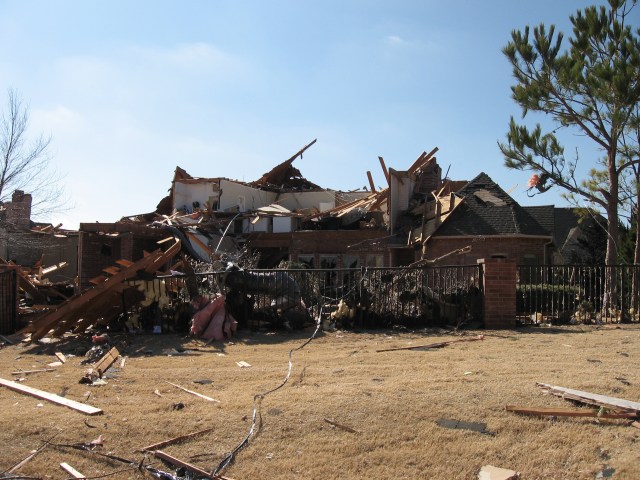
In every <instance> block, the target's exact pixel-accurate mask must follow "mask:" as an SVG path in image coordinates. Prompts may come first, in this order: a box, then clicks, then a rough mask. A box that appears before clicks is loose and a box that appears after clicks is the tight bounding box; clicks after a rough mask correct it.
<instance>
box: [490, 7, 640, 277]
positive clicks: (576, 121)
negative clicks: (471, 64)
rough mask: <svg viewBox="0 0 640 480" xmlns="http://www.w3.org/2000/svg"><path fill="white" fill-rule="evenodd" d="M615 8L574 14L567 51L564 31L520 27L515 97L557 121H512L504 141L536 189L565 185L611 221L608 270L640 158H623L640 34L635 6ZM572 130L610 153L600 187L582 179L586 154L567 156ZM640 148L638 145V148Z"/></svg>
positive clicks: (638, 86)
mask: <svg viewBox="0 0 640 480" xmlns="http://www.w3.org/2000/svg"><path fill="white" fill-rule="evenodd" d="M608 3H609V7H608V8H607V7H605V6H601V7H587V8H586V9H584V10H578V11H577V13H576V14H575V15H573V16H571V17H570V19H571V23H572V26H573V32H572V33H573V34H572V36H571V37H570V38H569V47H568V48H563V34H562V33H556V30H555V27H554V26H550V27H549V28H548V29H547V28H546V27H545V25H544V24H541V25H539V26H538V27H535V28H534V29H533V35H530V33H531V32H530V29H529V27H526V28H525V29H524V32H522V31H518V30H514V31H513V32H512V35H511V41H510V42H509V43H508V44H507V45H506V46H505V47H504V49H503V53H504V54H505V55H506V57H507V58H508V59H509V62H510V63H511V65H512V67H513V75H514V78H515V80H516V83H515V85H513V86H512V97H513V99H514V100H515V102H516V103H517V104H518V105H519V106H520V107H521V109H522V113H523V117H525V116H526V114H527V113H528V112H540V113H543V114H546V115H547V117H548V118H550V119H551V120H552V122H553V123H555V125H556V128H555V129H554V131H553V132H551V133H543V131H542V127H541V126H540V125H539V124H538V125H536V126H535V127H534V128H533V129H529V127H527V126H526V125H520V124H518V123H517V122H516V121H515V120H514V119H513V117H512V118H511V122H510V126H509V132H508V133H507V142H505V143H502V142H499V146H500V149H501V151H502V153H503V155H504V157H505V164H506V166H507V167H509V168H514V169H517V170H529V171H532V172H535V174H536V175H534V176H532V181H531V183H530V186H531V187H532V188H534V189H536V191H537V192H544V191H546V190H548V189H549V188H551V187H553V186H557V187H560V188H561V189H564V190H565V193H566V194H567V195H568V196H569V197H570V198H571V197H572V196H573V198H581V199H583V200H586V202H587V203H588V204H589V205H591V206H594V207H596V208H599V209H601V210H602V211H603V212H604V213H605V214H606V216H607V219H608V222H607V250H606V258H605V262H606V264H607V265H613V264H615V263H617V255H618V252H617V247H618V245H619V234H620V232H619V219H618V208H619V202H620V177H621V175H623V173H624V172H626V171H627V170H628V169H629V168H631V167H632V166H633V165H637V164H638V162H639V160H638V159H637V158H628V157H624V156H621V155H619V152H620V147H621V142H622V141H623V138H624V133H625V131H627V125H628V124H629V123H630V122H632V121H633V114H634V111H635V109H637V105H638V101H639V100H640V40H639V37H640V29H639V30H636V31H633V30H632V29H631V27H630V26H629V25H628V24H627V22H626V17H627V15H628V14H629V12H630V11H631V9H632V8H633V6H634V5H635V1H634V2H633V3H630V2H627V1H626V0H609V2H608ZM564 128H566V129H570V130H572V131H573V132H577V133H578V134H581V135H584V136H586V137H587V138H588V139H590V140H592V141H593V142H594V143H595V145H597V147H598V148H599V149H600V150H601V151H602V153H603V158H602V159H601V163H602V166H603V168H602V169H601V170H594V171H593V172H592V173H593V174H595V175H596V176H598V175H600V176H601V177H600V178H599V180H601V181H599V182H597V183H594V182H591V183H590V180H589V179H584V180H581V179H579V178H577V163H578V156H577V155H576V157H575V158H574V159H568V158H566V157H565V153H564V147H563V146H562V145H561V144H560V142H559V140H558V138H557V137H556V135H555V131H557V130H558V129H564ZM636 151H637V148H636Z"/></svg>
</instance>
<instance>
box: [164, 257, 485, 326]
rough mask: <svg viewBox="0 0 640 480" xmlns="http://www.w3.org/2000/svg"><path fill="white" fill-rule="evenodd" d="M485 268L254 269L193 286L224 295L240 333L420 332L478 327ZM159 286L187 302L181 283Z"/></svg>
mask: <svg viewBox="0 0 640 480" xmlns="http://www.w3.org/2000/svg"><path fill="white" fill-rule="evenodd" d="M480 268H481V267H480V266H479V265H471V266H443V267H426V268H425V267H421V268H407V267H399V268H361V269H288V270H261V269H251V270H241V271H231V272H215V273H214V272H211V273H200V274H196V279H197V288H198V290H199V292H200V294H202V295H209V296H210V295H213V294H216V293H224V294H225V295H226V298H227V306H228V308H229V310H230V311H231V313H232V314H233V315H234V317H235V318H236V319H237V320H238V322H239V323H240V326H241V327H247V328H258V327H259V326H261V325H263V324H265V323H276V324H277V323H278V322H280V323H283V322H289V323H290V324H291V326H297V325H301V324H302V323H303V322H304V321H305V319H306V320H311V319H318V318H320V319H322V320H323V321H325V322H329V323H335V324H336V326H338V327H343V328H383V327H384V328H388V327H392V326H403V327H407V328H418V327H426V326H432V325H446V324H448V325H456V326H461V325H463V324H468V323H472V322H473V323H481V322H482V285H481V274H480V273H481V270H480ZM162 282H164V283H165V285H164V286H163V287H162V288H163V289H164V290H166V291H167V292H168V294H169V296H170V297H171V298H172V303H180V302H181V301H185V300H186V299H187V298H188V295H187V285H186V278H185V277H184V276H173V277H165V278H163V279H162Z"/></svg>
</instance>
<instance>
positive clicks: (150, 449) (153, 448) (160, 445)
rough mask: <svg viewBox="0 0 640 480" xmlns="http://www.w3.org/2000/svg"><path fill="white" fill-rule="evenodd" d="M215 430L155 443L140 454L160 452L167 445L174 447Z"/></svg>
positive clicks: (208, 429)
mask: <svg viewBox="0 0 640 480" xmlns="http://www.w3.org/2000/svg"><path fill="white" fill-rule="evenodd" d="M212 430H213V428H205V429H204V430H199V431H197V432H193V433H187V434H186V435H180V436H179V437H174V438H170V439H169V440H164V441H162V442H158V443H154V444H153V445H149V446H147V447H143V448H140V449H139V450H138V451H139V452H150V451H153V450H158V449H159V448H162V447H166V446H167V445H173V444H176V443H179V442H182V441H183V440H187V439H189V438H193V437H197V436H198V435H204V434H205V433H209V432H210V431H212Z"/></svg>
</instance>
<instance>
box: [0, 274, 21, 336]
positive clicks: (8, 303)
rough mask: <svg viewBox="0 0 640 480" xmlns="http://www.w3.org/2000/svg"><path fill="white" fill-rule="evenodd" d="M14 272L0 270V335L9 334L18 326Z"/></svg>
mask: <svg viewBox="0 0 640 480" xmlns="http://www.w3.org/2000/svg"><path fill="white" fill-rule="evenodd" d="M17 282H18V278H17V272H16V271H15V270H0V334H11V333H14V332H15V331H16V329H17V324H18V319H17V318H18V313H17V308H18V299H17V296H18V287H17Z"/></svg>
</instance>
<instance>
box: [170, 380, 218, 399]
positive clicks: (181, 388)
mask: <svg viewBox="0 0 640 480" xmlns="http://www.w3.org/2000/svg"><path fill="white" fill-rule="evenodd" d="M166 383H168V384H169V385H171V386H174V387H176V388H179V389H180V390H182V391H184V392H187V393H190V394H191V395H195V396H196V397H200V398H202V399H204V400H207V401H209V402H216V403H220V400H216V399H215V398H211V397H207V396H206V395H202V394H201V393H198V392H194V391H193V390H188V389H186V388H184V387H181V386H180V385H176V384H175V383H171V382H166Z"/></svg>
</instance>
